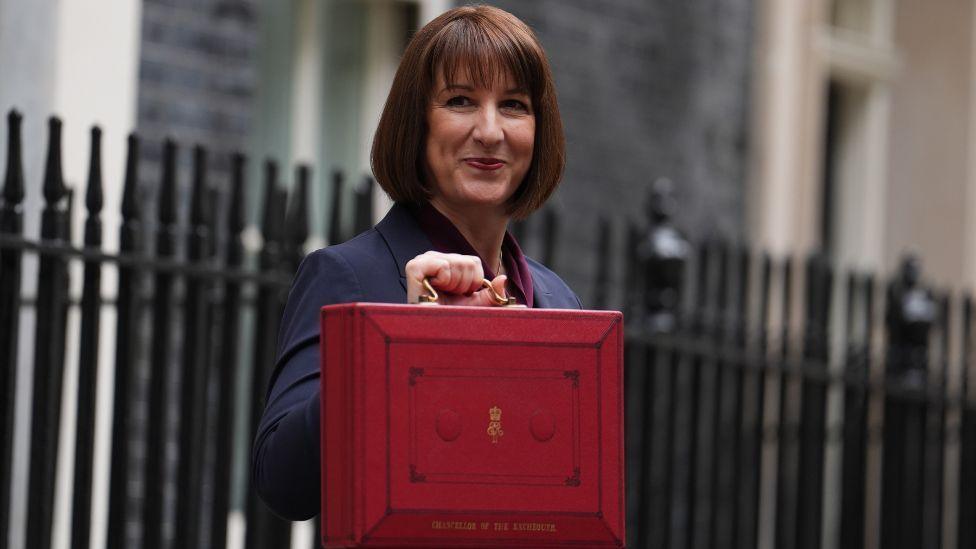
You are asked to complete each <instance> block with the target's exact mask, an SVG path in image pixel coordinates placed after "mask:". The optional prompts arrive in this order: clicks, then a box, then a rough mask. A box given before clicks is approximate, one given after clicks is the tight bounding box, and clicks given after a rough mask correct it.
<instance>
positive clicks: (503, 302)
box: [417, 278, 525, 307]
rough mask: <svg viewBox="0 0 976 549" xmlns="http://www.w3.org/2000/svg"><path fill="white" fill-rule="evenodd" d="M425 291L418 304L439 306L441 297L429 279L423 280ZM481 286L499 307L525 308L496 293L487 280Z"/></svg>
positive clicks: (515, 301) (511, 298) (482, 281)
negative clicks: (438, 301)
mask: <svg viewBox="0 0 976 549" xmlns="http://www.w3.org/2000/svg"><path fill="white" fill-rule="evenodd" d="M423 285H424V289H425V290H427V293H426V294H420V296H418V297H417V303H419V304H421V305H437V304H438V303H437V300H438V299H439V298H440V296H439V295H438V294H437V290H435V289H434V287H433V286H431V285H430V281H429V280H427V278H424V280H423ZM481 286H482V287H484V288H486V289H487V290H488V294H489V295H490V296H491V300H492V301H493V302H494V303H495V305H496V306H499V307H525V305H519V303H518V301H517V300H516V299H515V298H514V297H505V296H503V295H501V294H499V293H498V292H496V291H495V287H494V286H492V285H491V282H489V281H488V279H487V278H483V279H481Z"/></svg>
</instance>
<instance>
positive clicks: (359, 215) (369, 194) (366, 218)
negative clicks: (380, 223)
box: [353, 175, 374, 235]
mask: <svg viewBox="0 0 976 549" xmlns="http://www.w3.org/2000/svg"><path fill="white" fill-rule="evenodd" d="M373 184H374V183H373V178H372V177H370V176H368V175H367V176H365V177H363V180H362V182H361V183H360V184H359V186H357V187H356V190H355V210H354V212H355V223H354V224H353V226H354V228H353V234H354V235H355V234H359V233H361V232H363V231H366V230H367V229H369V228H370V227H372V226H373Z"/></svg>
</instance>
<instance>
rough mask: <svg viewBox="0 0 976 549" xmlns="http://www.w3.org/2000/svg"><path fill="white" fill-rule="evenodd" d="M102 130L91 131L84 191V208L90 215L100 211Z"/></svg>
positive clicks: (101, 202) (94, 129)
mask: <svg viewBox="0 0 976 549" xmlns="http://www.w3.org/2000/svg"><path fill="white" fill-rule="evenodd" d="M103 202H104V199H103V195H102V130H101V128H99V127H98V126H92V129H91V158H90V159H89V162H88V188H87V189H86V191H85V206H86V207H87V208H88V212H89V214H90V215H97V214H98V213H99V212H101V211H102V204H103Z"/></svg>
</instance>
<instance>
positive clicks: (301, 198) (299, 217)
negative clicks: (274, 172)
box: [285, 165, 312, 267]
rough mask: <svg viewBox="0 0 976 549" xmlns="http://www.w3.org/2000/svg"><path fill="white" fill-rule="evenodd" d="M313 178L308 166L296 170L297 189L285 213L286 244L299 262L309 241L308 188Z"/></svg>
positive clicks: (292, 194)
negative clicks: (303, 247)
mask: <svg viewBox="0 0 976 549" xmlns="http://www.w3.org/2000/svg"><path fill="white" fill-rule="evenodd" d="M311 177H312V172H311V169H310V168H309V167H308V166H305V165H301V166H298V168H297V169H296V170H295V187H294V188H293V189H292V192H291V198H290V200H289V202H288V207H287V210H286V213H285V230H286V231H287V235H286V236H285V237H286V244H287V245H288V246H290V247H291V250H292V253H294V254H296V255H297V257H298V260H299V261H300V259H301V257H303V256H304V255H305V254H304V251H303V249H302V246H303V245H304V244H305V241H306V240H308V234H309V229H308V225H309V212H308V204H309V200H308V188H309V183H310V180H311ZM295 266H296V267H297V264H296V265H295Z"/></svg>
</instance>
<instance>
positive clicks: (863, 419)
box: [840, 274, 873, 549]
mask: <svg viewBox="0 0 976 549" xmlns="http://www.w3.org/2000/svg"><path fill="white" fill-rule="evenodd" d="M872 289H873V282H872V280H871V279H866V280H864V281H863V283H861V282H859V280H858V277H857V276H856V275H854V274H851V275H850V276H849V277H848V280H847V301H846V319H847V320H846V322H845V325H846V326H847V334H846V336H845V346H844V348H845V353H846V356H845V357H844V375H845V376H846V377H847V382H846V387H845V390H844V420H843V422H844V423H843V425H844V427H843V435H842V436H843V448H844V451H843V463H842V464H841V469H842V470H841V500H840V547H841V549H857V548H860V547H863V545H864V525H865V509H864V503H865V500H864V498H865V494H866V485H865V479H866V478H867V439H868V390H867V387H868V380H869V374H870V371H869V368H868V367H869V360H870V356H871V347H870V341H871V329H870V326H871V318H872V310H873V309H872V304H873V299H872ZM858 294H861V297H860V299H859V298H858ZM858 302H861V311H862V312H861V314H860V318H858V315H857V314H856V311H857V304H858ZM859 325H860V327H859ZM858 332H860V334H861V336H860V339H861V340H860V341H858V339H857V334H858Z"/></svg>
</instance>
